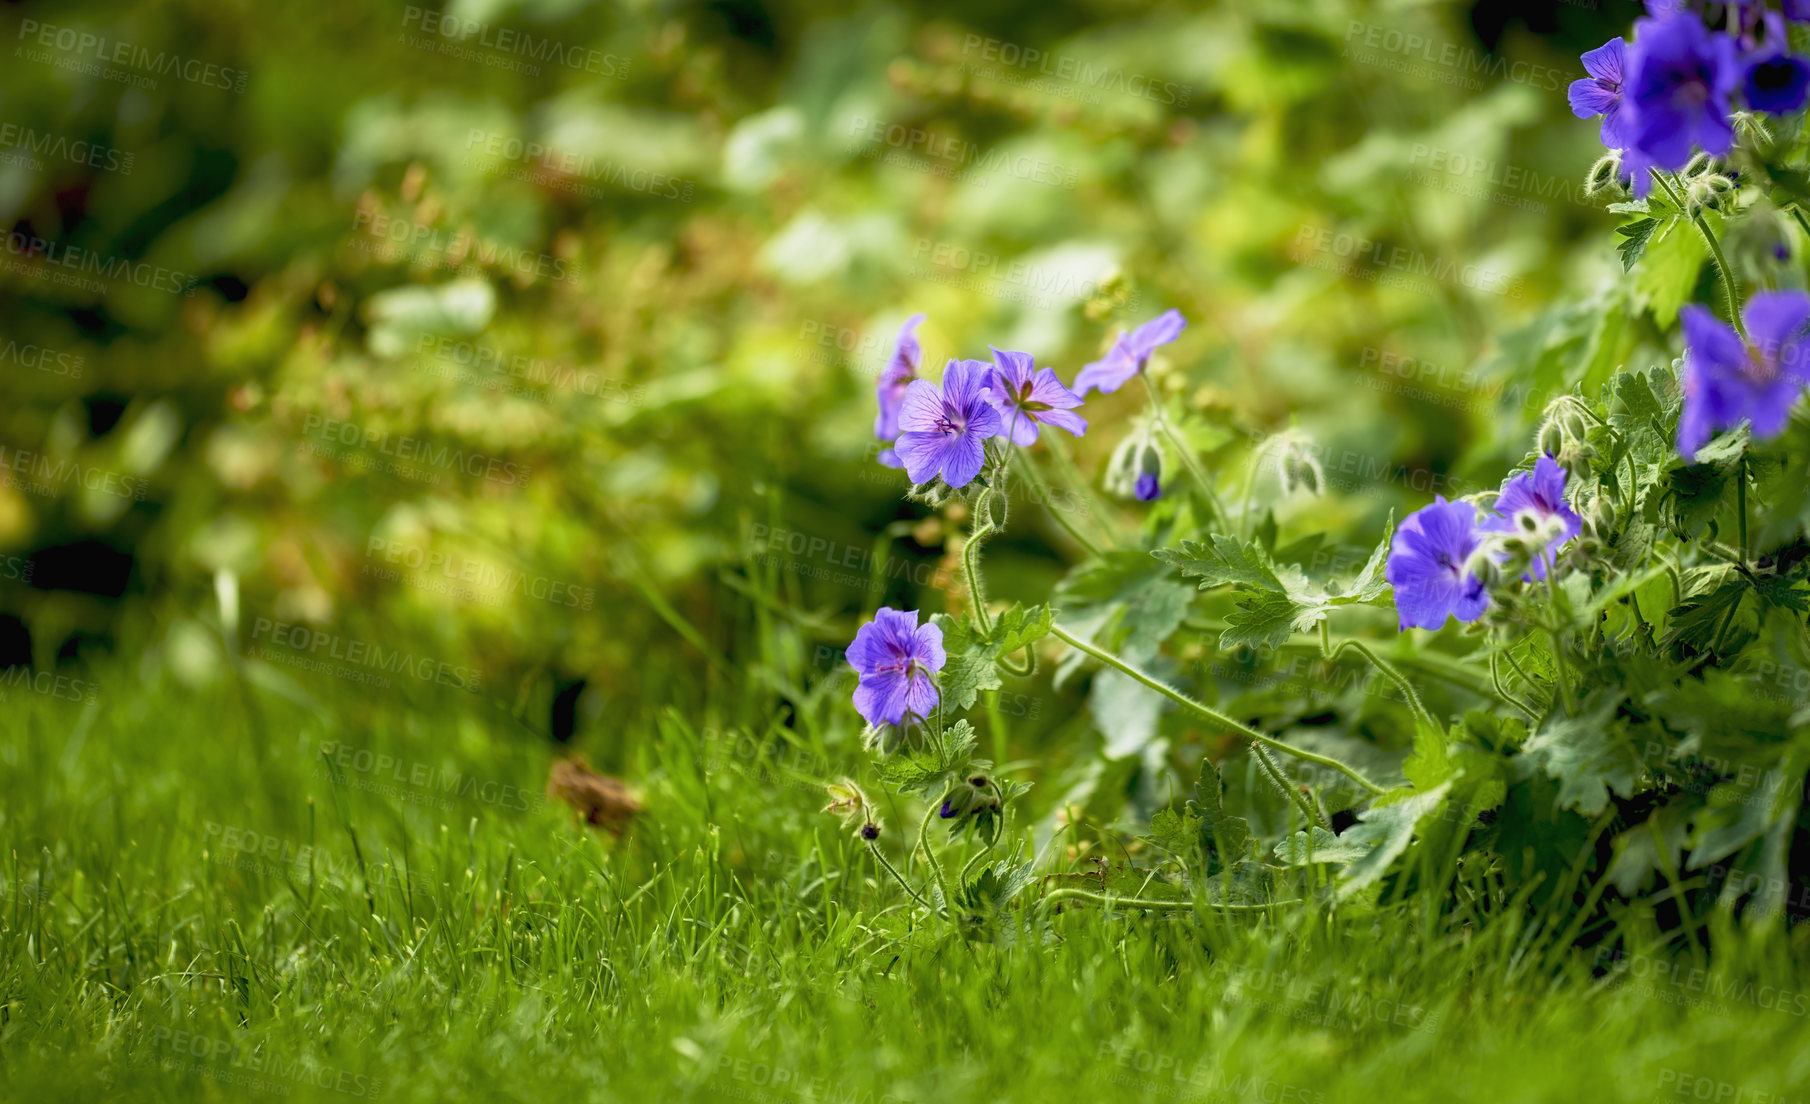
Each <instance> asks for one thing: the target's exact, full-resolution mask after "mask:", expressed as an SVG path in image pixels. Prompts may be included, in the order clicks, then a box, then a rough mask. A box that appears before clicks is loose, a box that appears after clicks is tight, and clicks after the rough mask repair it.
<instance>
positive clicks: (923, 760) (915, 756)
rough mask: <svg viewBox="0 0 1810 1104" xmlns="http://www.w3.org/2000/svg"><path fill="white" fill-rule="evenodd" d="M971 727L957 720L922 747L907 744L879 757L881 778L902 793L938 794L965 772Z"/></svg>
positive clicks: (971, 744)
mask: <svg viewBox="0 0 1810 1104" xmlns="http://www.w3.org/2000/svg"><path fill="white" fill-rule="evenodd" d="M974 742H975V736H974V726H973V725H971V724H969V723H968V722H967V721H957V722H955V723H954V724H952V725H950V726H949V727H948V728H946V729H944V730H943V733H942V736H941V737H940V738H938V737H932V738H931V739H930V740H929V741H928V742H927V743H926V744H925V746H923V747H918V748H912V747H909V746H907V747H906V748H904V749H901V750H900V751H898V752H895V753H894V754H892V755H888V756H886V757H885V758H883V759H881V760H879V762H878V764H877V768H876V769H878V771H879V773H880V780H881V781H882V782H885V783H886V784H887V785H889V786H891V787H893V788H894V789H896V790H898V791H899V792H901V793H911V792H914V791H915V792H919V793H922V794H924V795H925V796H926V797H934V796H938V795H940V794H941V793H942V792H943V790H944V789H946V788H947V786H948V782H949V780H950V779H951V778H953V777H956V776H959V775H961V774H964V773H966V771H967V768H968V766H969V764H970V763H971V762H972V761H973V756H974Z"/></svg>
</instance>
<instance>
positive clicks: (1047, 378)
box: [986, 349, 1087, 446]
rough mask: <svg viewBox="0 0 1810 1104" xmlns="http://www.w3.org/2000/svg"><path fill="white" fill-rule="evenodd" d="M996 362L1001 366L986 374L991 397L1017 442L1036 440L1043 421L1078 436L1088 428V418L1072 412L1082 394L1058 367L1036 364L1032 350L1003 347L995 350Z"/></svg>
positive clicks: (1009, 432) (1023, 442)
mask: <svg viewBox="0 0 1810 1104" xmlns="http://www.w3.org/2000/svg"><path fill="white" fill-rule="evenodd" d="M993 363H994V364H995V365H997V367H995V368H991V369H989V370H988V371H987V377H986V378H987V391H988V401H989V402H991V403H992V404H993V409H994V410H997V411H999V416H1000V418H1001V419H1003V420H1004V421H1005V424H1006V436H1009V437H1010V438H1011V439H1012V443H1013V444H1015V445H1027V446H1028V445H1034V444H1036V443H1037V427H1038V426H1039V425H1040V424H1043V423H1047V424H1049V425H1053V426H1055V427H1057V428H1058V429H1066V430H1068V431H1069V432H1070V433H1072V434H1074V435H1075V436H1076V437H1079V436H1081V435H1082V434H1084V433H1086V432H1087V422H1086V421H1084V420H1083V419H1082V418H1081V416H1080V415H1079V414H1071V413H1070V411H1071V410H1073V409H1074V408H1075V407H1077V406H1080V405H1081V397H1080V396H1079V395H1077V394H1075V393H1074V392H1073V391H1070V390H1069V389H1068V388H1066V387H1064V386H1062V381H1061V380H1059V379H1057V378H1056V370H1055V369H1054V368H1036V367H1034V365H1035V364H1036V361H1034V360H1032V359H1031V354H1029V353H1012V352H1006V351H1004V350H1001V349H994V350H993Z"/></svg>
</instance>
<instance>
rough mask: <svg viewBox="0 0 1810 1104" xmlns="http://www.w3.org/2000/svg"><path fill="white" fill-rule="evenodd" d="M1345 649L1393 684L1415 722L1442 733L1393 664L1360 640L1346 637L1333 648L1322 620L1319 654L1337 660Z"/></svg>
mask: <svg viewBox="0 0 1810 1104" xmlns="http://www.w3.org/2000/svg"><path fill="white" fill-rule="evenodd" d="M1346 649H1350V650H1351V651H1354V652H1356V653H1358V654H1359V655H1361V656H1363V657H1364V658H1365V659H1367V660H1369V661H1370V663H1371V665H1372V666H1373V667H1375V668H1376V669H1377V670H1378V671H1380V672H1382V675H1383V677H1384V678H1386V679H1388V680H1389V681H1390V682H1393V683H1394V684H1395V688H1396V689H1397V690H1400V691H1401V692H1402V697H1404V698H1406V699H1407V700H1408V709H1409V710H1410V711H1411V712H1412V713H1413V714H1414V719H1415V720H1417V721H1419V722H1420V723H1421V724H1423V725H1425V726H1426V727H1427V729H1428V730H1429V731H1432V732H1439V731H1442V729H1441V728H1440V726H1439V724H1438V722H1436V721H1434V720H1433V714H1431V713H1429V712H1427V707H1426V706H1425V705H1424V704H1423V703H1422V702H1421V700H1420V695H1419V694H1418V693H1416V692H1415V690H1414V684H1413V683H1411V682H1409V681H1408V680H1407V678H1405V677H1404V676H1403V675H1402V673H1401V672H1400V671H1398V670H1396V669H1395V667H1394V665H1393V664H1391V663H1389V662H1388V661H1387V660H1385V659H1384V658H1383V657H1382V656H1379V655H1377V654H1376V653H1375V652H1373V651H1371V650H1370V645H1368V644H1365V643H1364V642H1363V641H1361V640H1353V639H1351V638H1349V637H1347V638H1346V639H1344V640H1341V641H1340V642H1339V646H1338V647H1336V648H1335V647H1333V646H1332V630H1331V629H1329V628H1327V627H1326V622H1325V621H1324V620H1322V621H1321V622H1320V654H1321V655H1323V656H1325V657H1326V658H1327V659H1328V660H1329V661H1330V660H1335V659H1337V658H1339V653H1341V652H1343V651H1345V650H1346Z"/></svg>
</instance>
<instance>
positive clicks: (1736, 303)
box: [1648, 169, 1747, 342]
mask: <svg viewBox="0 0 1810 1104" xmlns="http://www.w3.org/2000/svg"><path fill="white" fill-rule="evenodd" d="M1648 171H1649V172H1651V173H1652V174H1653V179H1654V180H1656V181H1658V182H1659V186H1660V187H1661V188H1664V189H1665V194H1666V195H1668V196H1670V197H1671V199H1672V202H1673V203H1675V204H1677V205H1678V210H1680V211H1682V212H1684V213H1685V215H1686V216H1687V217H1688V218H1689V219H1690V220H1691V222H1692V223H1693V224H1695V225H1696V227H1697V232H1698V233H1700V234H1702V235H1703V241H1704V243H1705V244H1706V245H1708V246H1709V252H1710V256H1712V257H1714V258H1715V259H1716V270H1717V271H1718V272H1720V273H1721V274H1722V290H1723V291H1724V292H1726V293H1727V294H1728V320H1729V322H1730V323H1732V324H1733V325H1734V327H1735V333H1737V334H1740V335H1741V340H1742V341H1743V342H1745V341H1746V340H1747V327H1746V326H1744V325H1742V324H1741V295H1740V293H1739V292H1737V291H1736V290H1735V273H1734V270H1733V269H1731V268H1729V267H1728V258H1727V257H1724V256H1723V255H1722V243H1721V242H1719V241H1717V240H1716V235H1714V234H1712V233H1710V231H1709V223H1707V222H1704V221H1703V213H1702V212H1701V211H1692V210H1690V209H1689V208H1687V207H1686V206H1685V202H1684V197H1682V196H1680V195H1679V194H1678V191H1677V189H1675V188H1674V187H1673V186H1672V184H1670V183H1667V181H1666V178H1665V177H1664V176H1661V175H1660V173H1659V170H1658V169H1650V170H1648Z"/></svg>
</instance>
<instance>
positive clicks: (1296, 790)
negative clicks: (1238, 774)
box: [1251, 744, 1332, 832]
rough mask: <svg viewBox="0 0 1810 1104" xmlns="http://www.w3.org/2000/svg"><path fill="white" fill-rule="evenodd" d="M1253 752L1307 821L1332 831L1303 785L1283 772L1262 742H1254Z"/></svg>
mask: <svg viewBox="0 0 1810 1104" xmlns="http://www.w3.org/2000/svg"><path fill="white" fill-rule="evenodd" d="M1251 754H1252V755H1253V756H1255V757H1256V759H1257V766H1258V767H1260V768H1261V769H1262V770H1263V773H1264V774H1266V775H1268V776H1269V780H1270V781H1271V782H1273V783H1274V784H1275V786H1276V788H1277V789H1279V790H1281V791H1282V792H1283V793H1284V794H1286V795H1287V796H1288V799H1289V800H1290V801H1293V802H1294V803H1295V807H1296V808H1298V809H1300V810H1301V815H1302V816H1304V817H1306V818H1307V823H1309V824H1312V825H1318V826H1319V827H1321V828H1324V829H1326V830H1327V831H1328V832H1330V831H1332V825H1330V824H1328V823H1327V822H1326V820H1325V818H1323V817H1321V816H1320V814H1319V810H1317V809H1315V808H1314V806H1313V804H1312V803H1311V802H1309V801H1308V800H1307V795H1306V794H1304V793H1302V792H1301V787H1300V786H1299V785H1297V784H1296V783H1295V782H1293V781H1292V780H1291V779H1290V778H1289V777H1288V775H1286V774H1284V773H1282V768H1281V766H1279V765H1278V764H1277V763H1276V761H1275V760H1274V759H1271V758H1270V753H1269V752H1267V751H1264V750H1263V745H1262V744H1252V745H1251Z"/></svg>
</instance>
